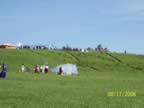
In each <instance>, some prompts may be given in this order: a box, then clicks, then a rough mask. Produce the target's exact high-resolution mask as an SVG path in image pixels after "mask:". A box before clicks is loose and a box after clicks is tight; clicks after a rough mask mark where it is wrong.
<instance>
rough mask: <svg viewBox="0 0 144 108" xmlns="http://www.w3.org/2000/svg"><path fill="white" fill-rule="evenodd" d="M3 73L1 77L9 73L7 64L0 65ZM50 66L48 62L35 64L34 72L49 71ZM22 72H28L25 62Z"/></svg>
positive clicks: (0, 74)
mask: <svg viewBox="0 0 144 108" xmlns="http://www.w3.org/2000/svg"><path fill="white" fill-rule="evenodd" d="M0 69H1V73H0V78H5V77H6V74H7V70H8V69H7V66H6V65H5V64H2V65H0ZM49 71H50V70H49V66H48V65H47V64H45V65H42V66H39V65H38V64H36V65H35V67H34V72H35V73H48V72H49ZM21 72H26V66H25V65H24V64H22V65H21ZM63 74H64V73H63V69H62V67H60V68H59V72H58V75H63Z"/></svg>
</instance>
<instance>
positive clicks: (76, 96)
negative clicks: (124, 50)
mask: <svg viewBox="0 0 144 108" xmlns="http://www.w3.org/2000/svg"><path fill="white" fill-rule="evenodd" d="M3 62H5V63H6V64H7V66H8V73H7V78H6V79H0V108H143V107H144V102H143V101H144V56H142V55H132V54H127V55H125V54H116V53H112V54H106V53H96V52H89V53H80V52H63V51H47V50H43V51H39V50H2V49H1V50H0V63H3ZM23 63H24V64H25V65H26V66H28V67H30V68H31V72H26V73H21V72H19V70H20V66H21V64H23ZM37 63H38V64H40V65H42V64H44V63H48V64H49V66H50V68H51V69H52V68H54V67H55V66H57V65H59V64H63V63H75V64H77V66H78V71H79V75H75V76H58V75H55V74H53V73H49V74H35V73H33V72H32V71H33V68H34V65H35V64H37ZM128 91H129V92H135V93H136V96H125V95H126V93H127V92H128ZM109 92H114V93H117V92H118V94H114V96H108V95H107V94H108V93H109ZM121 92H122V94H120V93H121ZM117 95H118V96H117Z"/></svg>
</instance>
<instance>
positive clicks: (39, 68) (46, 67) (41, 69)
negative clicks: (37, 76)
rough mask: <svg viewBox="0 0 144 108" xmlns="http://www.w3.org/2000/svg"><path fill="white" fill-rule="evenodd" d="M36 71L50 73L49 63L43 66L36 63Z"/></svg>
mask: <svg viewBox="0 0 144 108" xmlns="http://www.w3.org/2000/svg"><path fill="white" fill-rule="evenodd" d="M34 72H35V73H39V72H42V73H48V72H49V66H48V65H47V64H45V65H42V66H39V65H38V64H36V65H35V68H34Z"/></svg>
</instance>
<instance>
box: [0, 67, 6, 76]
mask: <svg viewBox="0 0 144 108" xmlns="http://www.w3.org/2000/svg"><path fill="white" fill-rule="evenodd" d="M6 73H7V66H6V65H5V64H3V65H2V71H1V73H0V78H5V77H6Z"/></svg>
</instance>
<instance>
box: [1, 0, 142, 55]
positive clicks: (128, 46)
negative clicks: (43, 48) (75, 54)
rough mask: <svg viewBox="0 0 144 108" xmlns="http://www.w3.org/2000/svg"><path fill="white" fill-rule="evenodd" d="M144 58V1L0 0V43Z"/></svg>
mask: <svg viewBox="0 0 144 108" xmlns="http://www.w3.org/2000/svg"><path fill="white" fill-rule="evenodd" d="M5 42H11V43H18V42H22V43H24V44H53V45H56V46H58V47H61V46H63V45H66V44H69V45H70V46H73V47H88V46H90V47H96V46H97V45H98V44H102V45H103V46H104V47H108V48H109V49H110V50H112V51H117V52H121V51H124V50H127V51H128V52H131V53H138V54H144V48H143V46H144V0H0V43H5Z"/></svg>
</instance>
